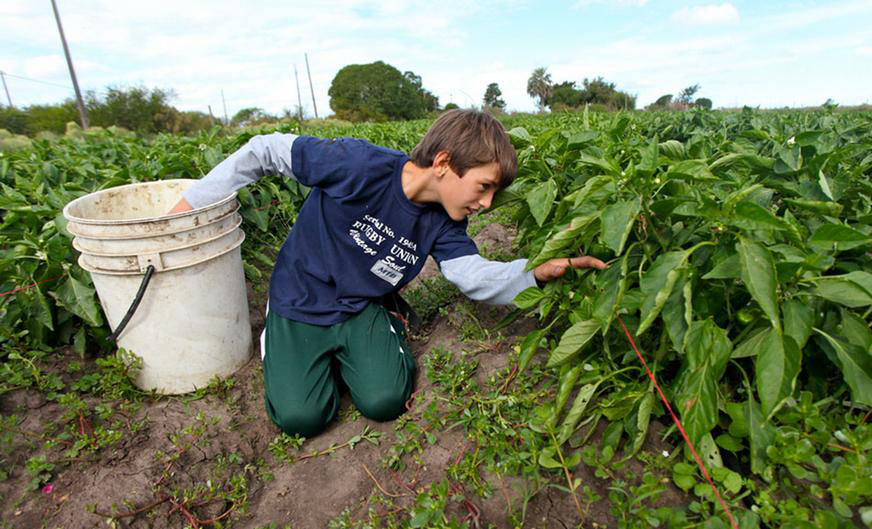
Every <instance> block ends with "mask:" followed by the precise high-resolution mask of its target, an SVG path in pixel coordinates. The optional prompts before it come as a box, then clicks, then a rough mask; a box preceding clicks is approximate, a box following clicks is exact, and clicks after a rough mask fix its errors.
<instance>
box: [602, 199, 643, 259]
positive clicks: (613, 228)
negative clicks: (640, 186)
mask: <svg viewBox="0 0 872 529" xmlns="http://www.w3.org/2000/svg"><path fill="white" fill-rule="evenodd" d="M641 207H642V201H641V199H640V198H636V199H634V200H625V201H622V202H616V203H614V204H612V205H611V206H609V207H607V208H606V209H605V211H603V214H602V224H601V228H600V229H601V233H602V242H603V243H604V244H605V245H606V246H608V247H609V248H611V249H612V250H614V252H615V255H620V254H621V252H623V250H624V244H625V243H626V242H627V237H629V235H630V232H631V231H632V230H633V223H634V222H635V221H636V216H637V215H638V214H639V209H640V208H641Z"/></svg>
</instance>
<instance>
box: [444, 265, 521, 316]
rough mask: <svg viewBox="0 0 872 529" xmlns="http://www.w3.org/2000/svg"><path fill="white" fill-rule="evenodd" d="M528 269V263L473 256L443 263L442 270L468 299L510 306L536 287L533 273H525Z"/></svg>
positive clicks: (446, 277)
mask: <svg viewBox="0 0 872 529" xmlns="http://www.w3.org/2000/svg"><path fill="white" fill-rule="evenodd" d="M526 266H527V259H517V260H515V261H511V262H508V263H501V262H499V261H489V260H487V259H485V258H484V257H482V256H480V255H478V254H472V255H464V256H463V257H456V258H454V259H448V260H446V261H442V263H441V264H440V269H441V270H442V275H444V276H445V279H447V280H448V281H450V282H451V283H453V284H454V285H455V286H456V287H457V288H459V289H460V291H461V292H463V294H464V295H465V296H467V297H468V298H470V299H473V300H475V301H483V302H485V303H490V304H491V305H508V304H509V303H511V302H512V300H514V299H515V296H517V295H518V293H520V292H521V291H522V290H524V289H525V288H528V287H532V286H535V285H536V278H535V276H534V275H533V271H532V270H531V271H529V272H525V271H524V268H525V267H526Z"/></svg>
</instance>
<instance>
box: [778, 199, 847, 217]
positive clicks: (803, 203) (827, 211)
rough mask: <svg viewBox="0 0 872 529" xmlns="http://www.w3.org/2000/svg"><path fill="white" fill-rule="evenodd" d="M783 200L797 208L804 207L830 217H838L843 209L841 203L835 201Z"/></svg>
mask: <svg viewBox="0 0 872 529" xmlns="http://www.w3.org/2000/svg"><path fill="white" fill-rule="evenodd" d="M784 202H786V203H787V204H790V205H791V206H795V207H797V208H799V209H804V210H806V211H811V212H813V213H820V214H822V215H827V216H830V217H838V216H839V215H841V213H842V210H843V209H844V208H843V207H842V205H841V204H839V203H837V202H820V201H817V200H805V199H800V198H785V199H784Z"/></svg>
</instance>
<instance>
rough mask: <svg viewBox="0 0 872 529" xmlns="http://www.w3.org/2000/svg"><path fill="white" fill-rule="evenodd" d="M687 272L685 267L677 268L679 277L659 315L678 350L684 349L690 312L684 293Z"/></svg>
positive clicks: (690, 317) (688, 284)
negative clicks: (688, 311)
mask: <svg viewBox="0 0 872 529" xmlns="http://www.w3.org/2000/svg"><path fill="white" fill-rule="evenodd" d="M688 277H689V273H688V271H687V269H684V268H680V269H679V277H678V279H677V280H676V281H675V285H674V286H673V288H672V293H671V294H670V295H669V298H668V299H667V300H666V303H665V304H664V305H663V310H662V311H661V316H662V318H663V323H664V324H665V325H666V332H667V333H668V334H669V339H670V340H672V345H673V346H674V348H675V350H676V351H678V352H683V351H684V335H685V333H686V332H687V329H688V327H689V326H690V322H691V321H692V314H688V313H687V310H686V309H687V306H688V302H689V299H688V297H689V296H687V295H686V294H685V287H688V288H689V287H690V284H691V283H690V281H689V279H688Z"/></svg>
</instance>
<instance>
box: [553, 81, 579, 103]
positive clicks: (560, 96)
mask: <svg viewBox="0 0 872 529" xmlns="http://www.w3.org/2000/svg"><path fill="white" fill-rule="evenodd" d="M547 103H548V106H549V107H551V110H557V109H559V108H577V107H580V106H582V105H583V104H584V103H585V100H584V92H583V91H582V90H579V89H578V88H577V87H576V86H575V81H564V82H562V83H557V84H556V85H554V86H552V87H551V96H550V97H549V98H548V101H547Z"/></svg>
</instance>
